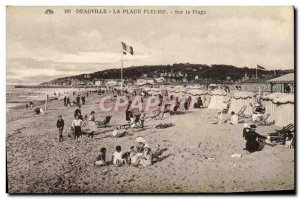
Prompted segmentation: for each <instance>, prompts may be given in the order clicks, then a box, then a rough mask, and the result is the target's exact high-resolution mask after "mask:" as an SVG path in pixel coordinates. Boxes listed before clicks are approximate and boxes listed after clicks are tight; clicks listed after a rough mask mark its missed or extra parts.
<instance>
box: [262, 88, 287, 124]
mask: <svg viewBox="0 0 300 199" xmlns="http://www.w3.org/2000/svg"><path fill="white" fill-rule="evenodd" d="M285 95H286V94H285V93H271V94H269V95H266V96H262V97H261V99H262V100H261V103H262V105H263V106H264V107H265V110H266V112H265V114H270V117H268V119H267V122H273V121H274V120H275V116H276V114H277V113H276V111H277V105H276V103H273V100H274V99H276V98H279V97H284V96H285Z"/></svg>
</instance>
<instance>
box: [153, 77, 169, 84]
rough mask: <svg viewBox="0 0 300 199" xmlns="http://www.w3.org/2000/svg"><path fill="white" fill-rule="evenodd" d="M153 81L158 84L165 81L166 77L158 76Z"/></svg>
mask: <svg viewBox="0 0 300 199" xmlns="http://www.w3.org/2000/svg"><path fill="white" fill-rule="evenodd" d="M155 82H156V83H158V84H163V83H166V79H165V78H164V77H159V78H156V79H155Z"/></svg>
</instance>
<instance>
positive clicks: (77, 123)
mask: <svg viewBox="0 0 300 199" xmlns="http://www.w3.org/2000/svg"><path fill="white" fill-rule="evenodd" d="M81 126H82V120H81V119H79V116H78V115H77V116H76V117H75V120H73V122H72V127H73V129H74V132H75V138H76V141H78V138H79V136H80V135H81Z"/></svg>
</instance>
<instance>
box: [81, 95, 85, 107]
mask: <svg viewBox="0 0 300 199" xmlns="http://www.w3.org/2000/svg"><path fill="white" fill-rule="evenodd" d="M81 102H82V105H84V104H85V96H82V97H81Z"/></svg>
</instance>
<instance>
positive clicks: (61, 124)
mask: <svg viewBox="0 0 300 199" xmlns="http://www.w3.org/2000/svg"><path fill="white" fill-rule="evenodd" d="M64 126H65V122H64V120H63V119H62V116H61V115H59V116H58V119H57V122H56V127H57V129H58V133H59V136H58V141H59V142H62V141H63V135H62V133H63V130H64Z"/></svg>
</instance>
